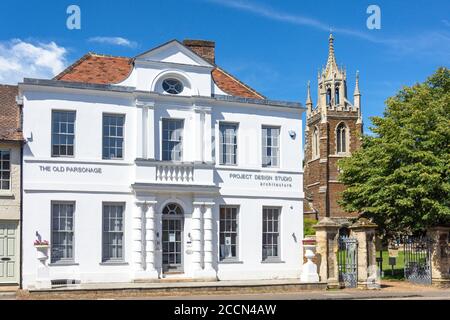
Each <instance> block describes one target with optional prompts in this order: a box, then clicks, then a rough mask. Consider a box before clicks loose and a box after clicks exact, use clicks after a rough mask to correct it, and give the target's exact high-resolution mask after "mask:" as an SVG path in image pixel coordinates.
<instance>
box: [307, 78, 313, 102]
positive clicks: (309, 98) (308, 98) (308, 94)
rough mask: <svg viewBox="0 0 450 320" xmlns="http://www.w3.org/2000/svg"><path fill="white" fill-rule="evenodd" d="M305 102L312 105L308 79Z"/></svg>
mask: <svg viewBox="0 0 450 320" xmlns="http://www.w3.org/2000/svg"><path fill="white" fill-rule="evenodd" d="M306 104H307V105H308V104H311V105H312V100H311V83H310V81H308V90H307V92H306Z"/></svg>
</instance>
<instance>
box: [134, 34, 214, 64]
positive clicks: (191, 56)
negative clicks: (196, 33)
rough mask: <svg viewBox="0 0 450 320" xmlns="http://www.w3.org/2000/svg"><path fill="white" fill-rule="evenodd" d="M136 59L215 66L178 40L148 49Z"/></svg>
mask: <svg viewBox="0 0 450 320" xmlns="http://www.w3.org/2000/svg"><path fill="white" fill-rule="evenodd" d="M136 60H146V61H158V62H167V63H178V64H186V65H193V66H204V67H213V65H211V64H210V63H209V62H208V61H206V60H205V59H203V58H202V57H200V56H199V55H197V54H196V53H194V52H192V51H191V50H190V49H188V48H186V47H185V46H184V45H183V44H182V43H180V42H179V41H177V40H172V41H169V42H166V43H165V44H163V45H161V46H159V47H156V48H154V49H151V50H148V51H146V52H144V53H142V54H140V55H138V56H136Z"/></svg>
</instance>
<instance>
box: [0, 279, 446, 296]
mask: <svg viewBox="0 0 450 320" xmlns="http://www.w3.org/2000/svg"><path fill="white" fill-rule="evenodd" d="M197 285H199V284H197ZM191 286H194V284H191ZM276 288H277V289H274V290H271V289H270V288H267V287H264V288H259V289H258V290H256V291H255V292H249V290H246V291H243V290H240V289H239V288H238V289H236V288H235V286H232V287H231V288H229V289H230V291H226V292H223V291H221V292H211V291H206V292H202V291H192V290H191V289H189V288H185V289H184V290H176V291H167V292H153V293H152V291H139V290H132V291H130V290H126V289H125V290H116V291H105V292H102V291H89V290H83V291H78V292H71V291H69V292H67V291H59V292H56V293H55V292H51V293H45V292H44V293H39V294H35V293H30V292H27V291H15V292H3V293H0V300H14V299H17V300H54V299H56V300H65V299H74V300H75V299H76V300H85V299H88V300H450V288H447V289H441V288H436V287H433V286H423V285H415V284H411V283H408V282H405V281H382V288H381V289H379V290H360V289H341V290H320V289H308V290H305V289H301V290H298V287H295V286H293V287H286V289H283V287H279V286H276Z"/></svg>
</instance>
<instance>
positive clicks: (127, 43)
mask: <svg viewBox="0 0 450 320" xmlns="http://www.w3.org/2000/svg"><path fill="white" fill-rule="evenodd" d="M88 41H89V42H97V43H103V44H112V45H115V46H122V47H129V48H135V47H136V46H137V43H136V42H134V41H131V40H128V39H125V38H122V37H93V38H89V40H88Z"/></svg>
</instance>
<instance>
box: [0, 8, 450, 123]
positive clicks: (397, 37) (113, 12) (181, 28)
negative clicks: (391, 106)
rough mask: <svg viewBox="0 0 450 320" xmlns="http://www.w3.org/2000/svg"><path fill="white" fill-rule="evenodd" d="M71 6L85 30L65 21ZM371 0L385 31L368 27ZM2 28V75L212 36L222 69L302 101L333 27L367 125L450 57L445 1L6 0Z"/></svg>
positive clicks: (272, 94)
mask: <svg viewBox="0 0 450 320" xmlns="http://www.w3.org/2000/svg"><path fill="white" fill-rule="evenodd" d="M71 4H76V5H78V6H79V7H80V8H81V30H68V29H67V28H66V19H67V17H68V15H67V14H66V9H67V7H68V6H69V5H71ZM371 4H376V5H378V6H379V7H380V8H381V29H380V30H369V29H368V28H367V27H366V20H367V18H368V17H369V14H367V13H366V9H367V7H368V6H369V5H371ZM0 26H1V27H0V83H14V82H16V83H17V81H18V79H20V78H23V77H24V76H27V77H43V78H46V77H51V76H52V75H53V74H54V73H56V72H58V71H59V70H60V69H61V68H63V67H65V66H67V65H68V64H70V63H71V62H73V61H75V60H76V59H78V58H79V57H81V56H82V55H83V54H84V53H86V52H88V51H93V52H97V53H104V54H111V55H121V56H130V57H132V56H135V55H137V54H138V53H141V52H143V51H146V50H147V49H150V48H152V47H155V46H157V45H159V44H161V43H163V42H166V41H168V40H171V39H179V40H183V39H185V38H191V39H207V40H214V41H216V62H217V64H218V65H220V66H221V67H223V68H224V69H225V70H227V71H229V72H230V73H232V74H234V75H235V76H237V77H238V78H239V79H241V80H242V81H244V82H246V83H248V84H249V85H250V86H252V87H254V88H255V89H256V90H258V91H260V92H262V93H263V94H264V95H266V96H268V97H269V98H273V99H281V100H289V101H300V102H302V103H304V101H305V97H306V84H307V81H308V80H311V87H312V90H313V92H312V94H313V100H314V102H316V100H317V99H316V85H317V79H316V77H317V71H318V68H320V67H322V66H323V65H324V64H325V62H326V58H327V46H328V34H329V29H330V27H331V28H332V29H333V30H334V34H335V50H336V58H337V61H338V63H339V64H343V65H344V66H345V67H346V68H347V75H348V93H349V94H350V95H352V93H353V88H354V80H355V73H356V70H359V71H360V87H361V91H362V94H363V116H364V121H365V127H366V132H367V131H368V130H367V127H368V125H370V121H369V119H368V117H370V116H373V115H381V114H382V112H383V109H384V101H385V100H386V98H387V97H389V96H391V95H393V94H394V93H395V92H396V91H398V89H400V88H401V86H402V85H411V84H414V83H416V82H421V81H424V80H425V79H426V78H427V76H429V75H430V74H432V73H433V72H434V71H435V70H436V69H437V68H438V67H439V66H447V67H448V66H449V63H450V1H448V0H428V1H423V0H417V1H399V0H389V1H386V0H383V1H381V0H375V1H363V0H354V1H331V0H322V1H320V2H319V1H288V0H285V1H281V0H278V1H256V0H249V1H247V0H177V1H167V0H165V1H160V0H154V1H133V0H129V1H103V0H102V1H92V0H91V1H80V0H78V1H77V0H72V1H64V0H59V1H18V2H12V1H2V2H1V3H0ZM351 100H352V97H351Z"/></svg>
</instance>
